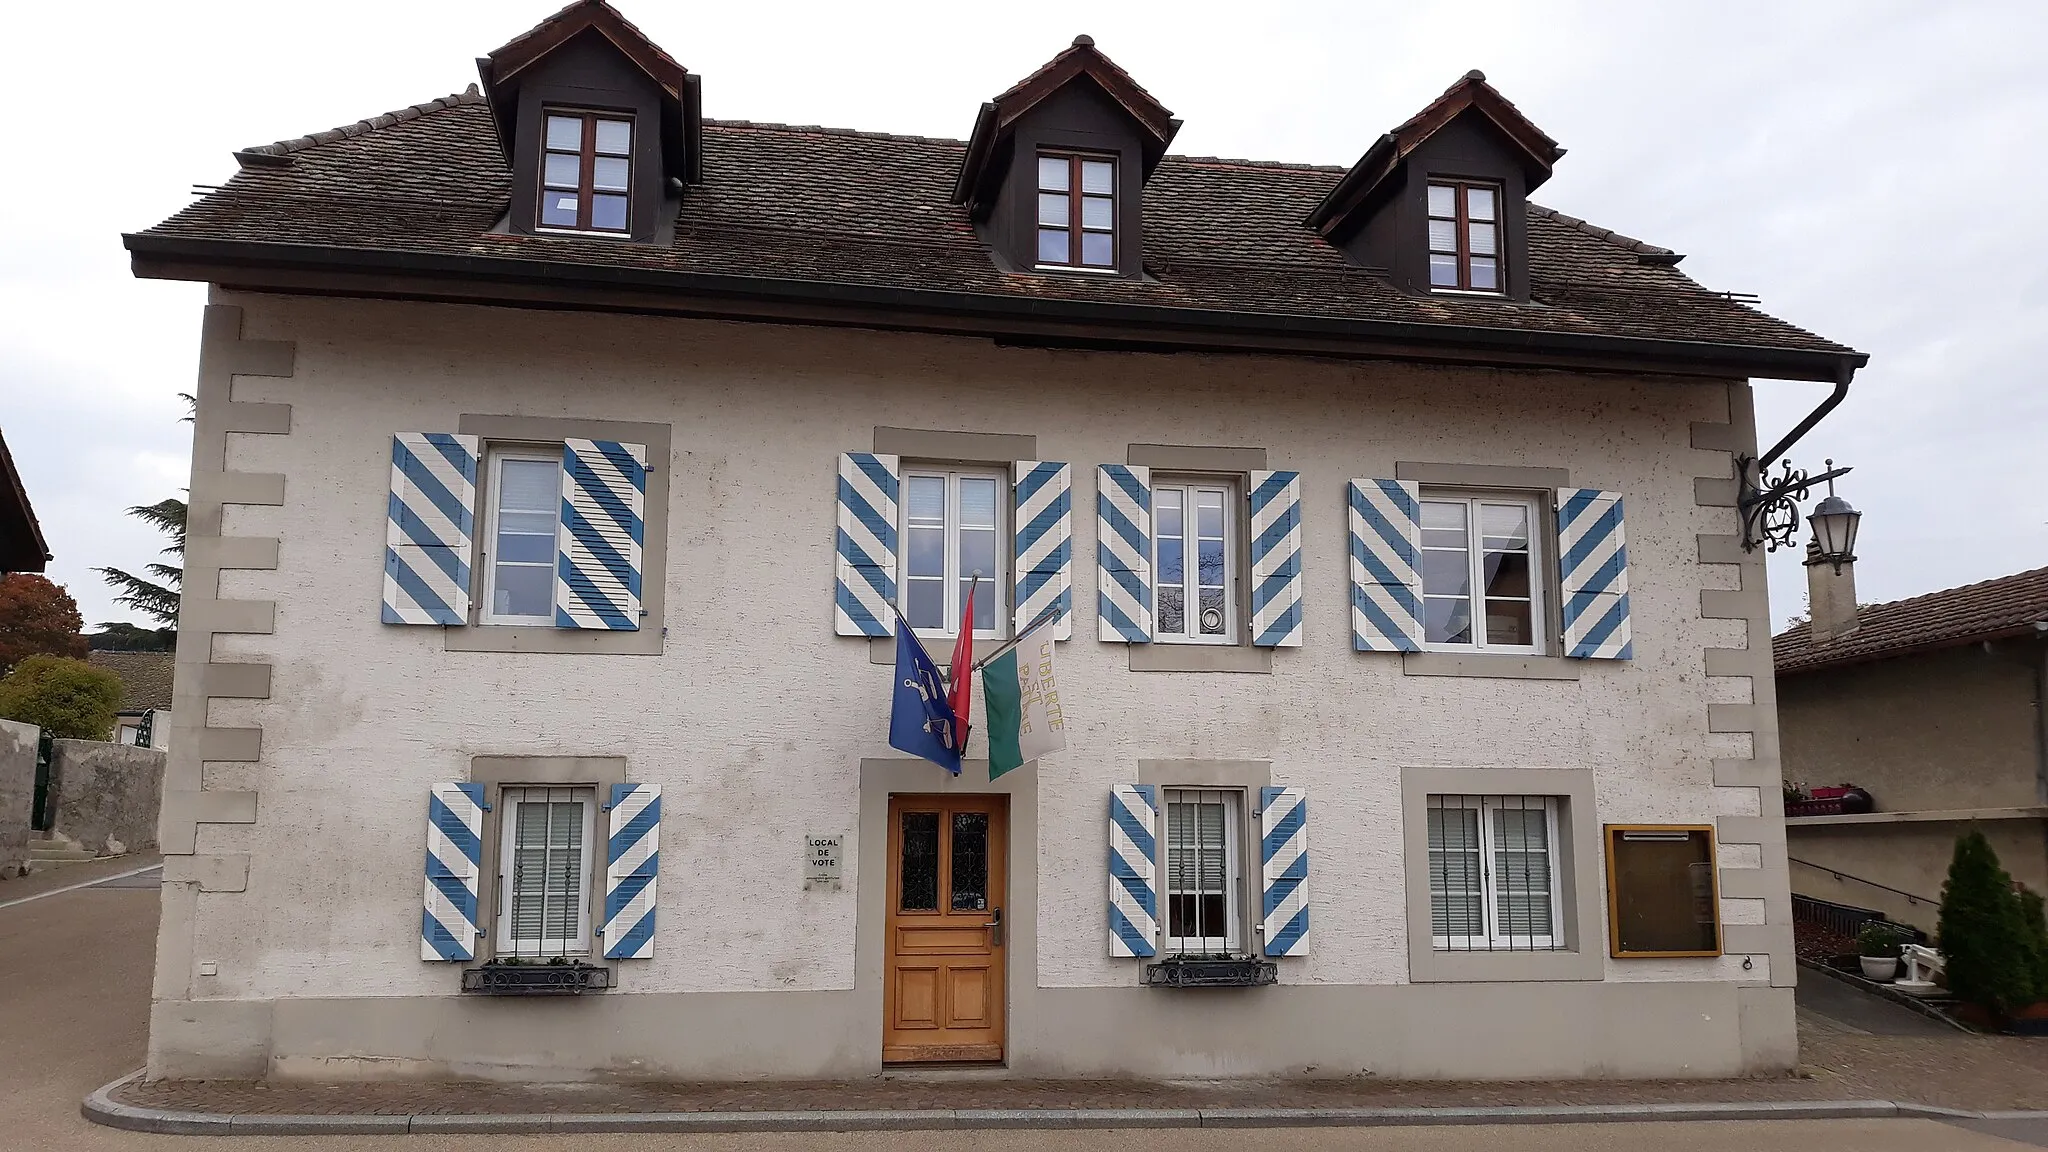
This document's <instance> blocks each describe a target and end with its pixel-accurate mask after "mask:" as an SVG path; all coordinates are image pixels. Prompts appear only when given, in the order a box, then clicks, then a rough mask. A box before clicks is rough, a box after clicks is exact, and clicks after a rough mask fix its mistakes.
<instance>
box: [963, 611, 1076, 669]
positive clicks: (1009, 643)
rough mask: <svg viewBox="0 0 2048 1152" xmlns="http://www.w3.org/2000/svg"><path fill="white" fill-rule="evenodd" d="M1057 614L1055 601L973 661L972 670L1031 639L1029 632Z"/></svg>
mask: <svg viewBox="0 0 2048 1152" xmlns="http://www.w3.org/2000/svg"><path fill="white" fill-rule="evenodd" d="M1059 616H1060V606H1059V605H1058V604H1057V603H1055V604H1053V605H1052V606H1051V607H1049V608H1047V609H1046V610H1045V611H1043V612H1040V613H1039V614H1038V616H1037V617H1036V618H1035V619H1033V620H1032V621H1031V623H1029V624H1026V625H1025V626H1024V627H1023V629H1022V630H1021V631H1019V632H1018V633H1017V634H1016V635H1015V636H1013V637H1011V638H1010V639H1008V640H1005V641H1004V642H1003V643H1002V644H1000V645H998V646H997V648H996V650H995V651H993V652H990V653H989V654H988V655H986V656H984V657H982V658H981V659H979V660H977V661H975V662H974V668H973V669H972V670H973V671H976V672H979V671H980V670H982V669H983V668H986V667H988V665H989V663H990V662H991V661H993V660H996V659H999V658H1001V657H1002V656H1004V655H1007V654H1008V653H1009V652H1010V650H1011V649H1013V648H1015V647H1017V645H1019V644H1022V643H1023V642H1024V641H1026V640H1029V639H1031V634H1032V633H1033V632H1036V631H1038V630H1039V629H1040V628H1043V627H1045V626H1046V625H1047V624H1050V623H1052V622H1053V621H1055V620H1057V619H1059Z"/></svg>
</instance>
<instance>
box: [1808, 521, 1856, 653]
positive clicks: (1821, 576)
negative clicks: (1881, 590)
mask: <svg viewBox="0 0 2048 1152" xmlns="http://www.w3.org/2000/svg"><path fill="white" fill-rule="evenodd" d="M1806 611H1807V616H1808V619H1810V620H1811V621H1812V623H1811V624H1809V625H1808V629H1809V631H1810V633H1811V635H1812V637H1813V642H1814V643H1816V644H1825V643H1828V642H1830V641H1834V640H1841V639H1843V638H1845V637H1847V636H1848V635H1849V634H1850V633H1852V632H1854V631H1856V561H1855V560H1853V559H1852V560H1845V561H1843V562H1842V568H1841V571H1839V572H1837V571H1836V570H1835V566H1834V564H1832V563H1830V562H1829V561H1826V560H1823V559H1821V555H1820V544H1819V543H1818V542H1817V541H1813V540H1808V541H1807V542H1806Z"/></svg>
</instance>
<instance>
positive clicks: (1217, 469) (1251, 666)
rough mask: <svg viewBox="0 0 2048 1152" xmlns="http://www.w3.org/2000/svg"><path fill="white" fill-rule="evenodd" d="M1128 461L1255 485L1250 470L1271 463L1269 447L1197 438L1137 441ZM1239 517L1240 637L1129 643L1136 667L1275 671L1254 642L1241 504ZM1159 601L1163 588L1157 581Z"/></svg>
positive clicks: (1247, 549)
mask: <svg viewBox="0 0 2048 1152" xmlns="http://www.w3.org/2000/svg"><path fill="white" fill-rule="evenodd" d="M1124 462H1125V463H1127V464H1131V465H1136V466H1141V467H1145V468H1150V469H1152V470H1153V471H1156V472H1166V473H1170V474H1177V473H1182V472H1187V473H1195V474H1204V473H1206V474H1208V475H1212V476H1213V475H1220V476H1229V477H1233V478H1235V479H1236V481H1237V483H1238V485H1239V486H1240V490H1241V491H1243V492H1249V491H1250V487H1249V485H1250V483H1251V474H1252V473H1253V472H1254V471H1260V470H1263V469H1264V468H1265V467H1266V450H1265V449H1264V448H1228V447H1213V446H1208V445H1192V444H1133V445H1131V446H1130V448H1129V450H1128V451H1127V453H1126V455H1125V459H1124ZM1234 515H1236V516H1237V517H1238V530H1237V547H1236V549H1235V550H1234V551H1235V552H1236V555H1234V556H1233V557H1232V558H1231V560H1232V563H1233V564H1235V565H1236V568H1237V573H1238V581H1237V618H1238V626H1237V642H1236V643H1234V644H1173V643H1160V642H1157V641H1155V642H1153V643H1150V644H1126V645H1124V647H1125V648H1127V649H1129V659H1130V669H1131V671H1133V672H1251V673H1264V674H1267V675H1270V674H1271V673H1272V671H1273V650H1272V649H1271V648H1260V647H1256V646H1254V645H1253V644H1252V642H1251V619H1252V613H1251V542H1250V541H1249V540H1248V539H1246V536H1247V535H1248V533H1247V532H1246V531H1245V527H1246V521H1247V520H1248V517H1246V516H1245V515H1244V511H1243V509H1242V508H1239V509H1237V510H1236V511H1235V513H1234ZM1153 592H1154V596H1155V600H1154V604H1155V606H1156V604H1157V600H1156V596H1157V594H1158V589H1157V587H1156V585H1155V587H1154V590H1153Z"/></svg>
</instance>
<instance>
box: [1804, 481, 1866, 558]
mask: <svg viewBox="0 0 2048 1152" xmlns="http://www.w3.org/2000/svg"><path fill="white" fill-rule="evenodd" d="M1828 488H1829V492H1828V498H1827V499H1825V500H1823V501H1821V502H1820V503H1819V504H1817V505H1815V506H1814V509H1813V515H1811V516H1809V517H1807V518H1806V519H1807V522H1808V523H1810V524H1812V525H1813V542H1814V544H1815V545H1816V546H1817V548H1818V550H1819V552H1820V559H1822V560H1825V561H1827V562H1828V563H1829V564H1832V565H1834V569H1835V571H1837V572H1840V571H1841V570H1842V565H1844V564H1847V563H1848V562H1849V561H1851V560H1854V559H1856V528H1857V526H1858V524H1859V523H1860V522H1861V521H1862V519H1863V513H1861V512H1858V511H1857V510H1855V509H1854V508H1851V507H1849V502H1848V501H1847V500H1844V499H1842V498H1841V497H1840V496H1837V495H1835V494H1834V491H1833V489H1834V483H1833V482H1832V481H1830V482H1829V484H1828Z"/></svg>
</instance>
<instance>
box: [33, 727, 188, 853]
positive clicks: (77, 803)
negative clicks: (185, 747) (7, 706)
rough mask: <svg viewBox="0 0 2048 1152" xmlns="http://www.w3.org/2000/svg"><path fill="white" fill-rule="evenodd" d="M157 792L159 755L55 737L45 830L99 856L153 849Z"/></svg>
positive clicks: (159, 787) (160, 772)
mask: <svg viewBox="0 0 2048 1152" xmlns="http://www.w3.org/2000/svg"><path fill="white" fill-rule="evenodd" d="M31 766H33V750H31ZM163 792H164V753H162V752H159V751H156V750H155V749H151V748H136V747H133V746H132V745H125V744H109V743H106V742H105V741H102V740H59V741H57V744H56V749H55V751H54V752H53V753H52V754H51V757H50V793H51V799H52V802H53V804H54V812H55V819H54V820H53V821H52V829H51V831H52V832H53V833H55V835H57V836H60V837H63V838H64V839H66V840H70V841H74V842H76V843H77V844H78V846H79V847H81V848H87V849H90V850H92V851H93V852H96V853H98V854H99V855H101V856H119V855H121V854H122V853H125V852H141V851H146V850H149V849H153V848H155V847H156V820H157V811H158V809H159V808H160V807H161V805H162V803H163Z"/></svg>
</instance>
